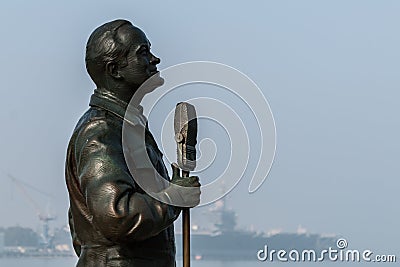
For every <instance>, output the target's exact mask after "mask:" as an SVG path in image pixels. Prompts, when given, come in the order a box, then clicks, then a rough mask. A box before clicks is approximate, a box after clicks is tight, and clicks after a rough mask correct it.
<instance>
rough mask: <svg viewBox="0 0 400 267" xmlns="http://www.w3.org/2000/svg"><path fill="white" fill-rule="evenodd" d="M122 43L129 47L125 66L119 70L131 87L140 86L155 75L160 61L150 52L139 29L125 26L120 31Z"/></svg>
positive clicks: (147, 43)
mask: <svg viewBox="0 0 400 267" xmlns="http://www.w3.org/2000/svg"><path fill="white" fill-rule="evenodd" d="M120 38H121V39H122V42H123V43H125V44H127V45H128V46H130V50H129V53H128V56H127V63H128V65H127V66H124V67H122V68H121V69H120V74H121V76H122V77H123V79H124V81H125V82H126V83H127V84H129V85H132V86H135V87H137V86H140V85H141V84H142V83H143V82H144V81H145V80H147V79H148V78H149V77H150V76H152V75H154V74H155V73H157V72H158V71H157V66H156V65H157V64H158V63H160V59H159V58H157V57H156V56H154V55H153V54H152V53H151V52H150V42H149V40H148V39H147V38H146V35H145V34H144V32H142V31H141V30H140V29H138V28H136V27H134V26H132V25H126V26H124V27H122V28H121V29H120Z"/></svg>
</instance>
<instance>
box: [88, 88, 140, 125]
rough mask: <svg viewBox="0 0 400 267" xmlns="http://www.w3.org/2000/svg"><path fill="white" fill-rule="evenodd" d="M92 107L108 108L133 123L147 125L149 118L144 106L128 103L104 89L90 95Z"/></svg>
mask: <svg viewBox="0 0 400 267" xmlns="http://www.w3.org/2000/svg"><path fill="white" fill-rule="evenodd" d="M89 105H90V106H91V107H98V108H101V109H104V110H107V111H109V112H111V113H113V114H114V115H116V116H117V117H119V118H120V119H122V120H125V121H128V122H129V123H131V124H132V125H134V126H135V125H142V126H143V127H146V125H147V119H146V117H145V116H144V115H143V107H142V106H141V105H139V106H138V107H134V106H133V105H128V103H126V102H125V101H123V100H121V99H119V98H117V97H115V95H113V94H111V93H110V92H108V91H106V90H104V89H95V90H94V93H93V94H92V96H91V97H90V103H89Z"/></svg>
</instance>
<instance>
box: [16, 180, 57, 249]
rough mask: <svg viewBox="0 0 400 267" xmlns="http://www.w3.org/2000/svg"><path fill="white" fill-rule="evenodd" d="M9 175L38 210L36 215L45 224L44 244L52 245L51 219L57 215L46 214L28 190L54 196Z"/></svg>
mask: <svg viewBox="0 0 400 267" xmlns="http://www.w3.org/2000/svg"><path fill="white" fill-rule="evenodd" d="M8 177H9V178H10V179H11V181H12V182H13V183H14V184H15V185H17V188H18V189H19V191H20V192H21V194H22V195H23V196H24V197H25V198H26V199H27V201H28V202H29V204H30V205H31V207H32V208H33V209H34V210H35V211H36V215H37V216H38V218H39V220H40V221H41V222H42V224H43V233H42V244H43V245H44V246H45V247H46V248H49V247H50V246H51V236H50V234H49V229H50V228H49V223H50V221H53V220H55V219H56V217H55V216H52V215H50V214H45V213H44V212H43V210H42V209H41V208H40V206H39V205H38V204H37V202H36V201H35V200H34V199H33V198H32V196H31V195H30V194H29V193H28V191H27V190H26V189H27V188H30V189H32V190H34V191H36V192H38V193H40V194H42V195H45V196H47V197H50V198H51V197H52V196H51V195H50V194H48V193H46V192H43V191H42V190H39V189H37V188H36V187H34V186H32V185H30V184H28V183H26V182H24V181H22V180H20V179H17V178H15V177H14V176H12V175H10V174H8Z"/></svg>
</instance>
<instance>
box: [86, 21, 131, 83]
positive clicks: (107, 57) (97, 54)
mask: <svg viewBox="0 0 400 267" xmlns="http://www.w3.org/2000/svg"><path fill="white" fill-rule="evenodd" d="M124 25H132V23H131V22H129V21H127V20H122V19H118V20H114V21H110V22H107V23H105V24H103V25H101V26H99V27H98V28H97V29H95V30H94V31H93V32H92V34H91V35H90V37H89V39H88V42H87V44H86V57H85V61H86V69H87V71H88V73H89V75H90V77H91V78H92V80H93V81H94V82H95V84H96V85H97V86H100V85H102V83H103V75H101V74H102V73H104V70H105V67H106V64H107V63H109V62H115V63H117V64H119V63H120V61H121V59H123V58H124V57H125V56H126V55H127V54H128V52H129V47H127V46H126V44H123V43H122V42H121V40H120V38H119V37H118V29H119V28H121V27H122V26H124Z"/></svg>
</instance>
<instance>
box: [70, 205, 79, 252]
mask: <svg viewBox="0 0 400 267" xmlns="http://www.w3.org/2000/svg"><path fill="white" fill-rule="evenodd" d="M68 222H69V228H70V230H71V231H70V232H71V237H72V246H73V247H74V251H75V254H76V256H78V257H79V256H80V255H81V242H80V241H79V239H78V237H77V236H76V232H75V226H74V221H73V220H72V213H71V209H68Z"/></svg>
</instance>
